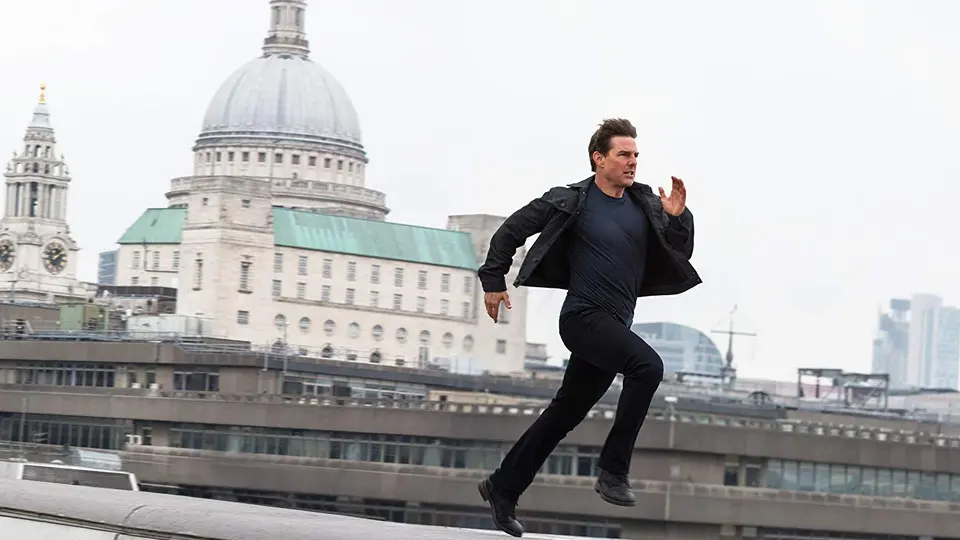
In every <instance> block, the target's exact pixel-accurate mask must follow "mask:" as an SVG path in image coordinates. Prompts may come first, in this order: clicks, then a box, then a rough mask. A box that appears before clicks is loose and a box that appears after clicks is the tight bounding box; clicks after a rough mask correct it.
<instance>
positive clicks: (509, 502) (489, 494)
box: [477, 478, 523, 538]
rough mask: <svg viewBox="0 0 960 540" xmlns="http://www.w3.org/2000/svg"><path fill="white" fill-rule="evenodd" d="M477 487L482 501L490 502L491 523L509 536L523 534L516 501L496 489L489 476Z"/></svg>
mask: <svg viewBox="0 0 960 540" xmlns="http://www.w3.org/2000/svg"><path fill="white" fill-rule="evenodd" d="M477 489H479V490H480V496H481V497H483V500H484V502H487V503H489V504H490V512H491V514H492V517H493V523H494V524H495V525H496V526H497V528H498V529H500V530H501V531H503V532H505V533H507V534H509V535H510V536H516V537H518V538H519V537H521V536H523V525H520V522H519V521H517V502H516V501H515V500H513V499H512V498H510V497H508V496H506V495H504V494H503V492H501V491H498V490H497V488H496V487H494V485H493V483H492V482H490V479H489V478H484V479H483V481H482V482H480V485H478V486H477Z"/></svg>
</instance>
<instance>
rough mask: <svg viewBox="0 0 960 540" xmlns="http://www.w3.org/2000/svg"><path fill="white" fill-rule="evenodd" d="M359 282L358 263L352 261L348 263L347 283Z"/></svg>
mask: <svg viewBox="0 0 960 540" xmlns="http://www.w3.org/2000/svg"><path fill="white" fill-rule="evenodd" d="M356 280H357V263H355V262H353V261H350V262H348V263H347V281H356Z"/></svg>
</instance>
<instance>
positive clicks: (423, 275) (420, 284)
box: [417, 270, 427, 291]
mask: <svg viewBox="0 0 960 540" xmlns="http://www.w3.org/2000/svg"><path fill="white" fill-rule="evenodd" d="M417 288H418V289H420V290H421V291H425V290H427V271H426V270H420V271H418V272H417Z"/></svg>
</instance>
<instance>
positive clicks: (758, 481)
mask: <svg viewBox="0 0 960 540" xmlns="http://www.w3.org/2000/svg"><path fill="white" fill-rule="evenodd" d="M7 337H13V338H18V339H8V340H6V341H4V342H3V346H2V347H0V411H2V412H0V440H2V441H10V442H13V443H18V442H19V441H21V440H23V441H24V443H25V444H26V445H27V448H28V449H30V450H31V451H33V452H40V451H41V449H43V451H44V452H46V453H47V455H48V457H50V456H56V455H58V454H57V452H60V451H61V449H62V448H63V446H64V445H69V446H70V447H84V448H89V449H101V450H105V451H111V452H116V453H117V454H118V455H119V456H121V458H122V460H123V464H124V467H125V468H126V469H127V470H130V471H132V472H135V473H136V474H137V475H138V477H139V478H140V480H141V481H142V482H143V488H144V489H147V490H153V491H162V492H168V493H175V494H181V495H189V496H197V497H208V498H221V499H229V500H236V501H242V502H251V503H257V504H268V505H278V506H287V507H296V508H305V509H314V510H321V511H329V512H342V513H355V514H361V515H368V516H373V517H379V518H382V519H388V520H394V521H405V522H417V523H427V524H436V525H452V526H460V527H481V528H489V527H491V525H492V524H491V523H490V520H489V518H488V516H487V511H486V509H485V507H484V506H483V503H482V501H481V500H480V498H479V496H478V495H477V493H476V482H477V481H478V480H479V479H480V478H481V477H482V476H483V475H484V474H486V472H488V471H490V470H491V469H493V468H494V467H496V466H497V464H498V463H499V460H500V459H501V458H502V456H503V454H504V452H505V451H506V450H507V448H508V447H509V445H510V443H511V442H512V441H513V440H514V439H515V438H516V437H517V436H518V435H519V434H520V433H521V432H522V431H523V429H525V428H526V427H527V425H529V423H530V422H532V421H533V419H534V418H535V416H536V415H537V414H538V413H539V411H540V410H541V409H542V407H543V406H544V405H545V403H546V401H547V400H548V399H549V398H550V397H551V396H552V394H553V393H554V392H555V390H556V387H557V384H558V381H556V380H552V379H539V378H537V379H530V378H526V379H518V378H511V377H504V376H499V377H498V376H470V375H463V374H455V373H447V372H440V371H436V370H417V369H410V368H398V367H394V366H384V365H372V364H363V363H350V362H344V361H338V360H317V359H310V358H301V357H296V356H292V357H291V356H286V355H283V354H278V355H271V354H269V352H261V353H252V352H250V350H249V349H250V346H249V344H236V343H228V342H223V341H218V342H202V341H198V340H192V339H191V340H186V339H181V340H176V339H173V338H171V340H168V341H163V340H154V341H152V342H138V341H135V340H132V339H127V340H125V341H123V340H120V339H119V336H114V337H113V338H112V339H111V340H110V341H93V340H77V338H76V336H74V335H70V334H68V333H64V334H63V335H61V336H59V337H57V336H53V335H47V336H45V337H44V338H43V339H39V338H37V339H34V336H30V335H21V336H7ZM54 338H57V339H54ZM618 391H619V390H618V389H617V388H613V389H611V391H610V392H609V393H608V394H607V395H606V396H605V397H604V399H603V400H602V401H601V403H600V404H599V405H598V407H597V409H596V410H595V411H593V412H592V413H591V415H590V417H589V418H588V419H587V420H586V421H585V422H584V423H583V424H582V425H581V426H580V427H579V428H577V429H576V430H574V431H573V432H572V433H571V434H570V435H569V436H568V438H567V439H566V440H565V441H563V443H562V444H561V446H560V447H559V448H558V449H557V451H556V452H555V453H554V454H553V455H552V456H551V457H550V458H549V460H548V462H547V463H546V465H545V466H544V469H543V471H542V472H543V476H542V477H541V478H540V480H538V481H537V482H536V483H535V484H534V486H533V487H532V488H531V490H530V491H529V492H528V493H527V494H526V495H525V496H524V497H523V499H522V500H521V501H520V516H521V518H522V520H523V522H524V523H525V525H526V526H527V529H528V530H529V531H531V532H534V531H537V532H551V533H555V534H574V535H592V536H595V537H601V538H604V537H606V538H647V537H656V538H676V539H698V540H699V539H703V538H765V539H781V540H782V539H814V538H817V539H833V538H838V539H839V538H884V539H893V538H897V539H904V538H911V539H920V538H938V539H940V538H960V427H958V426H957V425H955V424H947V423H934V422H927V421H924V420H921V419H910V418H902V417H896V416H895V415H893V414H881V413H879V412H878V411H853V410H847V411H843V412H834V413H830V412H819V411H816V410H806V409H802V408H795V407H792V406H789V404H790V403H792V402H793V401H792V400H791V399H789V398H784V399H783V400H782V401H780V402H779V404H778V403H774V404H767V405H766V406H758V405H756V404H755V403H753V402H750V401H749V400H746V399H740V397H739V396H742V395H743V394H742V393H740V394H737V393H736V391H735V389H733V390H731V391H730V392H726V393H723V394H722V395H720V394H718V395H717V396H716V399H711V398H709V397H707V396H704V395H700V394H689V395H687V393H686V390H685V389H684V388H683V387H681V386H678V385H675V384H672V383H665V384H664V385H663V387H662V388H661V391H660V393H659V395H658V397H657V398H656V400H655V403H654V406H653V408H652V409H651V412H650V415H649V417H648V421H647V425H646V426H645V428H644V430H643V432H642V434H641V437H640V440H639V442H638V444H637V448H636V451H635V454H634V460H633V467H632V471H631V476H632V478H633V483H634V486H635V488H636V489H637V491H638V494H639V504H638V505H637V506H636V507H634V508H620V507H615V506H611V505H608V504H605V503H603V502H601V501H600V500H599V499H598V498H597V497H596V494H595V493H594V492H593V489H592V476H593V475H594V474H595V473H596V460H597V456H598V453H599V446H600V445H601V444H602V441H603V440H604V437H605V435H606V431H607V430H608V429H609V427H610V423H611V422H612V418H613V410H612V406H613V405H614V404H615V403H616V399H617V396H618ZM483 398H492V399H483ZM496 398H499V399H496ZM21 419H25V423H21ZM41 444H45V445H46V446H39V445H41ZM11 448H12V451H13V454H14V455H15V454H16V450H17V448H19V446H18V444H13V445H12V447H11ZM27 457H30V456H27ZM858 535H859V536H858Z"/></svg>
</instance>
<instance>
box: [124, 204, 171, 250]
mask: <svg viewBox="0 0 960 540" xmlns="http://www.w3.org/2000/svg"><path fill="white" fill-rule="evenodd" d="M186 217H187V210H186V209H185V208H148V209H147V211H146V212H144V213H143V215H141V216H140V219H138V220H137V221H136V223H134V224H133V226H131V227H130V228H129V229H127V232H125V233H123V236H121V237H120V240H117V243H118V244H143V243H147V244H179V243H180V239H181V238H182V237H183V222H184V220H185V219H186Z"/></svg>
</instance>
